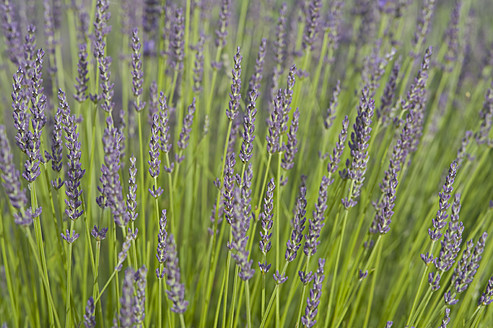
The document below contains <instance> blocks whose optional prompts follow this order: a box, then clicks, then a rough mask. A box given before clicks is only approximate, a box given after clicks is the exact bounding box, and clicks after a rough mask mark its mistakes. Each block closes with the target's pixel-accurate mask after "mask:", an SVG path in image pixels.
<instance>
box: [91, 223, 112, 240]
mask: <svg viewBox="0 0 493 328" xmlns="http://www.w3.org/2000/svg"><path fill="white" fill-rule="evenodd" d="M107 232H108V228H101V229H99V227H97V226H94V227H93V228H92V230H91V236H93V237H94V239H96V240H97V241H102V240H104V239H106V233H107Z"/></svg>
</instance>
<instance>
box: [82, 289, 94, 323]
mask: <svg viewBox="0 0 493 328" xmlns="http://www.w3.org/2000/svg"><path fill="white" fill-rule="evenodd" d="M94 311H95V305H94V298H92V296H90V297H89V299H88V300H87V306H86V313H85V314H84V325H85V326H86V328H94V327H96V316H95V315H94Z"/></svg>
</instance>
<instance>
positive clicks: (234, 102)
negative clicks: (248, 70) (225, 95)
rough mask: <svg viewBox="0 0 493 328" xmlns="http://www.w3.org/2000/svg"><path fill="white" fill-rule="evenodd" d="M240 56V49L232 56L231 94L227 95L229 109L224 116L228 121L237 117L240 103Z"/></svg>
mask: <svg viewBox="0 0 493 328" xmlns="http://www.w3.org/2000/svg"><path fill="white" fill-rule="evenodd" d="M242 58H243V57H242V56H241V54H240V47H238V48H237V50H236V55H235V56H234V67H233V70H232V71H231V72H232V75H233V79H232V82H231V93H230V94H229V98H230V100H229V108H228V110H226V115H227V116H228V118H229V120H230V121H234V120H235V118H236V115H238V110H239V108H240V101H241V93H240V92H241V79H240V76H241V60H242Z"/></svg>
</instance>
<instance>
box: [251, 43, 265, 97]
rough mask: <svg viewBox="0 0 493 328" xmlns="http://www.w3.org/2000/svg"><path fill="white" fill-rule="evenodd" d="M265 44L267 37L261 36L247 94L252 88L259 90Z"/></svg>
mask: <svg viewBox="0 0 493 328" xmlns="http://www.w3.org/2000/svg"><path fill="white" fill-rule="evenodd" d="M266 44H267V39H266V38H263V39H262V40H261V41H260V45H259V48H258V54H257V59H256V60H255V70H254V73H253V74H252V77H251V78H250V82H249V84H248V94H251V92H252V91H254V90H255V91H257V92H258V91H259V90H260V83H261V82H262V76H263V70H264V61H265V51H266Z"/></svg>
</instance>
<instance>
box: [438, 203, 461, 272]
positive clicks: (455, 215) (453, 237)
mask: <svg viewBox="0 0 493 328" xmlns="http://www.w3.org/2000/svg"><path fill="white" fill-rule="evenodd" d="M460 208H461V205H460V194H455V199H454V203H453V205H452V214H451V215H450V222H449V223H448V228H447V231H446V232H445V234H444V236H443V240H442V241H441V242H440V243H441V245H442V247H441V250H440V254H439V256H438V257H437V259H436V260H435V266H436V268H437V270H441V271H448V270H450V269H451V268H452V266H453V265H454V263H455V259H456V258H457V255H458V254H459V251H460V244H461V243H462V232H463V231H464V224H463V223H462V222H461V221H459V211H460Z"/></svg>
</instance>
